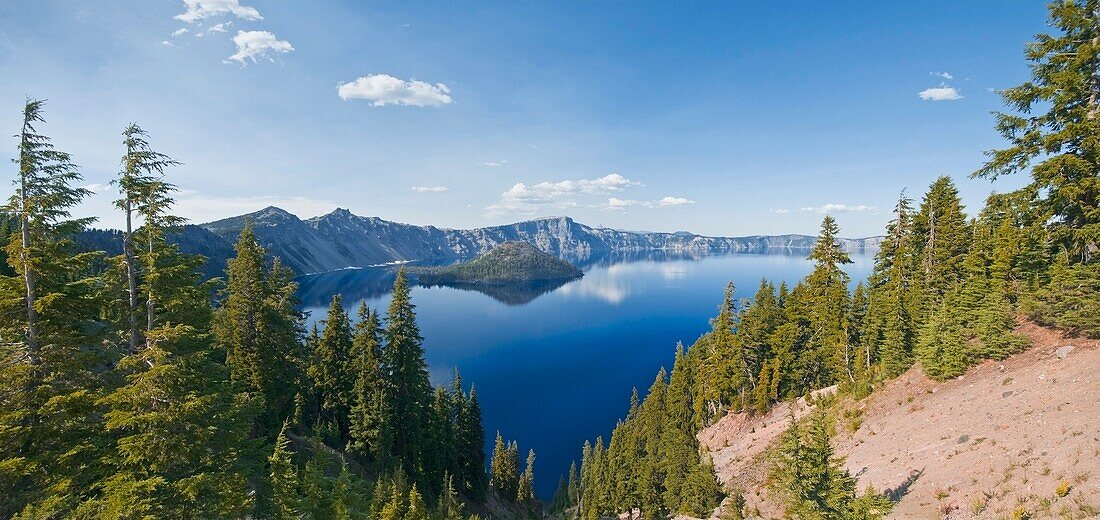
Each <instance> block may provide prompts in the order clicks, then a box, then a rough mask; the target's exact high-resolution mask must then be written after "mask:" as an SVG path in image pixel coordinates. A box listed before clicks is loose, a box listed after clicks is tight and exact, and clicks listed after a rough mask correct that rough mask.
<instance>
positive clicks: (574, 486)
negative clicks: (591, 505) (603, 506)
mask: <svg viewBox="0 0 1100 520" xmlns="http://www.w3.org/2000/svg"><path fill="white" fill-rule="evenodd" d="M566 486H567V487H568V491H569V494H568V497H569V501H568V504H569V507H572V506H575V505H577V502H579V501H580V499H581V480H580V475H579V474H578V473H577V461H575V460H574V461H573V462H572V463H570V464H569V479H568V480H567V481H566Z"/></svg>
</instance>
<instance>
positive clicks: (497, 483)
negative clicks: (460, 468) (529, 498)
mask: <svg viewBox="0 0 1100 520" xmlns="http://www.w3.org/2000/svg"><path fill="white" fill-rule="evenodd" d="M517 458H518V457H517ZM518 466H519V463H518V460H514V459H513V458H512V449H511V445H510V444H508V443H505V442H504V437H503V436H501V434H500V432H499V431H498V432H497V438H496V442H495V443H494V444H493V459H492V460H491V461H490V462H489V472H490V474H491V475H492V477H491V479H490V480H489V485H491V486H493V488H494V489H496V490H497V493H499V494H500V495H501V496H502V497H504V498H505V499H507V500H514V499H515V498H516V488H517V487H518V485H519V480H518V479H519V476H518V474H517V471H518Z"/></svg>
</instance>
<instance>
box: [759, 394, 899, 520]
mask: <svg viewBox="0 0 1100 520" xmlns="http://www.w3.org/2000/svg"><path fill="white" fill-rule="evenodd" d="M830 442H831V439H830V437H829V433H828V428H827V418H826V415H825V413H824V411H820V410H819V411H818V412H816V413H814V415H812V416H811V418H810V424H809V425H808V427H806V428H802V427H801V426H800V425H798V424H797V423H795V421H794V417H793V416H791V420H790V426H789V427H788V428H787V431H786V432H784V433H783V435H782V437H781V438H780V443H779V452H778V454H777V457H776V460H775V462H774V465H773V467H772V469H771V472H772V475H771V476H772V478H773V480H774V482H775V486H776V489H777V491H779V492H780V493H781V494H782V495H783V496H785V497H786V499H787V500H786V502H787V504H786V505H787V515H788V516H791V517H793V518H820V519H823V520H834V519H835V520H848V519H866V520H871V519H877V518H883V517H885V516H886V515H887V514H889V512H890V509H891V503H890V501H888V500H887V499H886V498H885V497H883V496H880V495H877V494H875V492H874V490H873V489H870V490H868V491H867V492H866V493H864V494H862V495H860V494H858V493H857V492H856V479H855V478H853V477H852V476H851V475H849V474H848V471H847V470H845V469H844V461H843V459H841V458H839V457H836V456H835V455H834V452H833V448H832V445H831V444H830Z"/></svg>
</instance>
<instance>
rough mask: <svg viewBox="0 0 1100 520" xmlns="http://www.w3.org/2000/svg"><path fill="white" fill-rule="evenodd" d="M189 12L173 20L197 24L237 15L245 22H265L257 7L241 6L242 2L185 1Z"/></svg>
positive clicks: (184, 3)
mask: <svg viewBox="0 0 1100 520" xmlns="http://www.w3.org/2000/svg"><path fill="white" fill-rule="evenodd" d="M183 5H184V6H185V7H186V8H187V11H185V12H183V13H181V14H177V15H176V16H174V17H173V18H175V19H176V20H180V21H183V22H187V23H195V22H198V21H200V20H205V19H207V18H211V17H214V16H222V15H227V14H232V15H235V16H236V17H237V18H243V19H245V20H263V19H264V17H262V16H260V12H259V11H257V10H256V8H255V7H251V6H247V5H241V3H240V0H183Z"/></svg>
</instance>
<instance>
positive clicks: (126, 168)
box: [114, 123, 182, 352]
mask: <svg viewBox="0 0 1100 520" xmlns="http://www.w3.org/2000/svg"><path fill="white" fill-rule="evenodd" d="M122 136H123V138H124V140H123V142H124V144H125V145H126V154H125V155H124V156H123V157H122V170H121V171H120V172H119V175H118V179H116V180H115V181H114V184H116V185H117V186H118V187H119V191H120V192H121V194H122V198H120V199H118V200H116V201H115V205H116V206H117V207H118V208H119V209H121V210H122V212H123V215H124V216H125V221H126V228H125V229H124V230H123V232H122V254H123V259H124V262H125V264H126V280H127V296H128V297H129V304H130V308H129V312H128V322H129V326H130V335H129V346H130V351H131V352H134V351H136V350H137V345H138V341H139V338H140V332H139V327H138V318H137V313H138V310H137V307H138V278H139V276H138V265H137V264H138V258H137V256H138V254H137V251H136V245H135V237H134V231H135V229H134V223H133V220H134V216H135V213H136V214H140V215H141V216H142V218H143V220H144V221H145V228H146V229H145V233H144V234H145V241H146V245H147V247H146V251H145V254H146V256H147V258H146V259H145V262H144V263H145V264H146V267H147V268H149V267H155V266H156V259H155V257H154V254H155V251H154V249H155V247H156V246H157V245H159V244H160V242H162V241H163V230H164V229H165V228H166V227H170V226H174V225H178V224H180V223H182V220H181V219H177V218H173V217H171V216H167V215H165V213H164V211H163V210H164V209H165V208H166V207H167V206H169V205H170V204H171V203H172V199H171V192H172V191H174V187H173V186H172V185H170V184H167V183H165V182H163V181H162V180H161V177H162V176H163V174H164V170H165V169H166V168H168V167H169V166H174V165H176V164H179V163H178V162H176V161H174V160H172V159H171V158H169V157H168V156H167V155H164V154H162V153H158V152H155V151H153V149H152V148H151V147H150V146H149V142H148V134H147V133H146V132H145V131H144V130H142V129H141V127H139V126H138V125H137V124H135V123H131V124H130V125H129V126H127V127H126V130H125V131H123V132H122ZM144 274H145V275H146V276H148V275H150V274H151V273H149V272H146V273H144ZM155 306H156V295H155V293H151V292H149V291H146V314H147V316H146V327H145V328H146V330H148V329H152V328H153V320H154V316H155V315H154V312H155Z"/></svg>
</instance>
